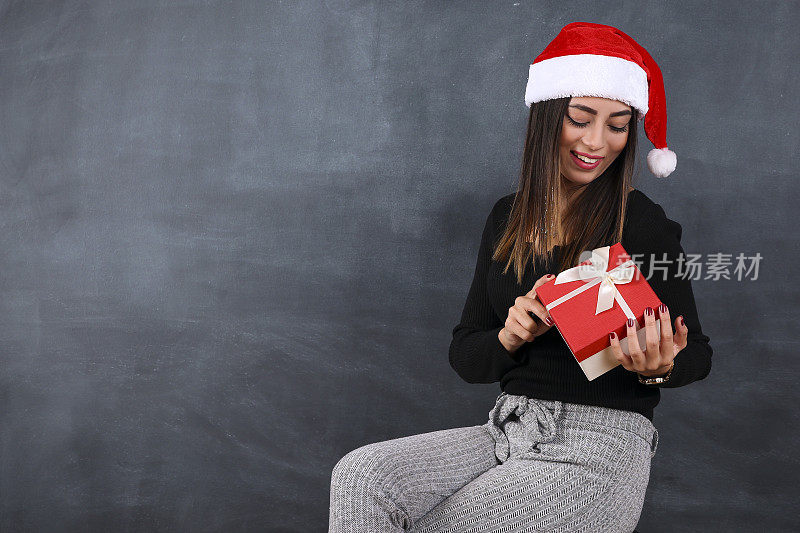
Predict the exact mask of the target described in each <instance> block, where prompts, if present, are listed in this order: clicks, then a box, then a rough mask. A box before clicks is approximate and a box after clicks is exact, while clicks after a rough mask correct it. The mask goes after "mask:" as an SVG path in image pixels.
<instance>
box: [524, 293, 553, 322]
mask: <svg viewBox="0 0 800 533" xmlns="http://www.w3.org/2000/svg"><path fill="white" fill-rule="evenodd" d="M530 302H531V303H530V305H531V307H530V308H529V311H530V312H531V313H534V314H535V315H536V316H537V317H539V320H541V321H542V323H543V324H544V325H545V326H546V327H548V328H549V327H550V326H552V325H553V324H554V323H555V322H553V317H551V316H550V312H549V311H548V310H547V308H546V307H545V306H544V304H543V303H542V302H541V301H540V300H531V301H530ZM537 325H539V324H537Z"/></svg>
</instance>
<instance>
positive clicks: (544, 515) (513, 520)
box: [411, 424, 650, 533]
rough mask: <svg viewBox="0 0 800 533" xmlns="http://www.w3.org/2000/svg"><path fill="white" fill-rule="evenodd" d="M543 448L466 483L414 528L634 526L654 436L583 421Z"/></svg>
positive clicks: (464, 530)
mask: <svg viewBox="0 0 800 533" xmlns="http://www.w3.org/2000/svg"><path fill="white" fill-rule="evenodd" d="M540 448H541V452H539V453H533V452H531V453H524V454H518V455H514V456H512V457H510V458H509V459H508V460H507V461H505V462H504V463H502V464H500V465H498V466H496V467H493V468H491V469H490V470H488V471H486V472H485V473H483V474H481V475H480V476H478V477H477V478H475V479H474V480H472V481H471V482H469V483H467V484H466V485H464V486H463V487H462V488H460V489H459V490H458V491H456V492H455V493H454V494H453V495H452V496H451V497H449V498H447V499H445V500H442V501H441V502H440V503H439V504H438V505H437V506H436V507H434V508H433V509H432V510H431V511H430V512H429V513H428V514H427V515H425V516H424V517H422V518H421V519H420V520H418V521H417V522H416V523H415V524H414V528H413V529H412V530H411V531H414V532H415V533H423V532H427V533H430V532H440V533H443V532H453V533H455V532H458V533H468V532H489V531H492V532H515V533H517V532H533V531H548V532H569V533H573V532H580V531H586V532H595V531H604V532H613V531H627V532H630V531H633V529H634V528H635V526H636V523H637V522H638V519H639V515H640V513H641V508H642V503H643V501H644V492H645V490H646V488H647V480H648V478H649V472H650V443H648V442H647V441H645V440H644V439H642V438H641V437H640V436H638V435H636V434H634V433H632V432H630V431H626V430H624V429H620V428H610V427H604V426H601V425H592V424H581V425H580V426H578V427H567V428H564V429H563V431H562V433H561V434H560V435H559V437H558V438H557V439H556V440H555V441H553V442H549V443H543V444H541V445H540Z"/></svg>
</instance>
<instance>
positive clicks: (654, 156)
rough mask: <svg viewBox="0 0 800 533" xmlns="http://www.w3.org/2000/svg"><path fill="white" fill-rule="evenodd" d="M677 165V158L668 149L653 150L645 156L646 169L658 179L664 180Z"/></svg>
mask: <svg viewBox="0 0 800 533" xmlns="http://www.w3.org/2000/svg"><path fill="white" fill-rule="evenodd" d="M677 164H678V156H676V155H675V152H673V151H672V150H670V149H669V148H653V149H652V150H650V152H648V154H647V168H649V169H650V172H652V173H653V174H655V175H656V176H658V177H659V178H666V177H667V176H669V175H670V174H672V171H673V170H675V167H676V166H677Z"/></svg>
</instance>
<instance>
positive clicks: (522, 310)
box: [508, 296, 538, 332]
mask: <svg viewBox="0 0 800 533" xmlns="http://www.w3.org/2000/svg"><path fill="white" fill-rule="evenodd" d="M532 304H533V300H532V299H531V298H529V297H527V296H517V297H516V298H515V299H514V305H513V306H511V307H510V308H509V309H508V316H510V317H513V318H514V319H515V320H516V321H517V322H519V324H520V326H522V327H523V328H525V329H527V330H528V331H530V332H534V331H535V330H536V328H537V327H538V324H537V322H536V320H535V318H536V317H535V316H531V314H530V313H529V312H528V310H529V309H531V307H532Z"/></svg>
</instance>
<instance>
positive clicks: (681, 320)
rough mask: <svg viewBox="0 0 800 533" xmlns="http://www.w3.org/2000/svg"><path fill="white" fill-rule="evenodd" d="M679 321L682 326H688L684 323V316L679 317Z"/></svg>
mask: <svg viewBox="0 0 800 533" xmlns="http://www.w3.org/2000/svg"><path fill="white" fill-rule="evenodd" d="M678 320H680V322H681V326H685V325H686V324H684V323H683V317H682V316H680V317H678Z"/></svg>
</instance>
